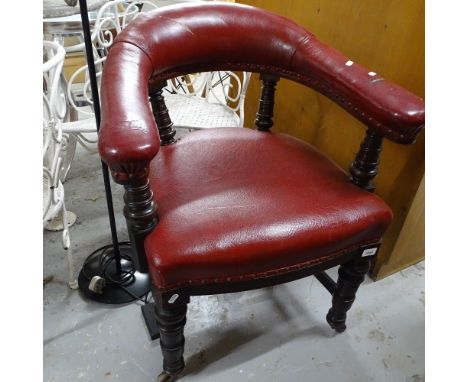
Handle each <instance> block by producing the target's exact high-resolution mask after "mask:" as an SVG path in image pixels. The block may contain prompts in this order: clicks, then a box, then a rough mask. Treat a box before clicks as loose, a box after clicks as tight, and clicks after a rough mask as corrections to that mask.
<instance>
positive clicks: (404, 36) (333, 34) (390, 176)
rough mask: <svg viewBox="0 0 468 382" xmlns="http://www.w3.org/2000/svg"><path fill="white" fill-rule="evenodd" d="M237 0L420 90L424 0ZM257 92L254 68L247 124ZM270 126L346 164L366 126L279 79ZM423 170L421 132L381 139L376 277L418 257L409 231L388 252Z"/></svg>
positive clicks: (418, 244) (250, 123) (418, 238)
mask: <svg viewBox="0 0 468 382" xmlns="http://www.w3.org/2000/svg"><path fill="white" fill-rule="evenodd" d="M237 2H238V3H244V4H249V5H254V6H258V7H261V8H264V9H267V10H270V11H273V12H275V13H278V14H281V15H284V16H286V17H288V18H290V19H292V20H294V21H296V22H297V23H299V24H301V25H303V26H304V27H306V28H307V29H308V30H310V31H311V32H312V33H313V34H315V35H316V36H317V37H318V38H319V39H320V40H322V41H323V42H325V43H327V44H329V45H331V46H333V47H334V48H336V49H338V50H340V51H342V52H343V53H344V54H345V55H347V56H348V57H350V59H351V60H353V61H354V62H357V63H359V64H361V65H364V66H366V67H368V68H369V69H371V70H373V71H375V72H378V73H379V74H380V75H382V76H383V77H385V78H387V79H389V80H391V81H393V82H395V83H397V84H399V85H401V86H403V87H406V88H407V89H409V90H410V91H412V92H414V93H415V94H417V95H419V96H421V97H424V0H372V1H369V0H238V1H237ZM265 39H266V40H267V39H268V36H265ZM259 94H260V84H259V81H258V75H254V76H253V80H252V84H251V86H250V88H249V92H248V94H247V102H246V125H247V126H248V127H253V126H254V122H253V121H254V119H255V112H256V109H257V100H258V97H259ZM273 131H276V132H284V133H288V134H291V135H293V136H296V137H298V138H301V139H303V140H305V141H307V142H309V143H311V144H313V145H315V146H316V147H317V148H319V149H320V150H322V151H323V152H325V153H326V154H327V155H328V156H329V157H331V158H332V159H333V160H334V161H335V162H337V163H338V164H339V165H340V166H342V167H344V168H348V166H349V164H350V163H351V161H352V159H353V157H354V155H355V153H356V152H357V150H358V148H359V144H360V142H361V140H362V138H363V136H364V131H365V129H364V126H363V125H362V124H361V123H360V122H358V121H357V120H355V119H354V118H353V117H351V116H350V115H348V114H347V113H346V112H345V111H343V110H341V109H340V108H339V107H338V106H336V105H334V104H333V103H332V102H331V101H329V100H328V99H327V98H325V97H323V96H321V95H319V94H318V93H316V92H314V91H312V90H309V89H307V88H305V87H303V86H301V85H298V84H295V83H292V82H289V81H286V80H281V81H280V83H279V85H278V91H277V97H276V106H275V127H274V128H273ZM423 175H424V133H422V134H421V136H420V137H419V139H418V141H417V142H416V143H415V144H414V145H411V146H400V145H397V144H394V143H392V142H389V141H385V143H384V151H383V155H382V160H381V165H380V175H379V176H378V177H377V179H376V182H375V183H376V186H377V191H376V192H377V194H379V195H380V196H381V197H382V198H383V199H384V200H386V202H387V203H388V204H389V205H390V207H391V208H392V209H393V211H394V214H395V217H394V221H393V223H392V225H391V227H390V228H389V230H388V231H387V233H386V235H385V238H384V242H383V245H382V247H381V250H380V253H379V256H378V259H377V261H376V264H375V265H374V267H373V270H372V275H373V276H374V277H375V278H380V277H382V276H383V275H384V274H385V275H387V274H390V273H392V271H396V270H398V268H399V267H400V265H399V264H400V263H399V262H397V263H396V264H395V262H394V261H391V258H398V259H399V261H400V262H401V263H402V264H403V263H404V264H407V265H409V264H411V263H414V262H415V261H418V260H419V259H420V258H421V251H420V250H419V248H421V243H422V241H423V240H424V238H423V237H422V235H418V236H413V235H411V234H410V236H413V239H412V240H414V241H415V242H414V245H413V246H412V245H411V243H407V244H406V246H404V249H405V251H407V253H405V254H402V253H400V254H394V249H395V245H396V243H397V240H398V237H399V235H400V233H401V231H402V228H403V226H404V224H405V221H406V219H407V215H408V212H409V210H410V208H411V205H412V203H413V199H414V197H415V195H416V192H417V190H418V188H419V186H420V184H421V180H422V178H423ZM422 192H424V191H422ZM422 202H423V200H422ZM423 206H424V203H423ZM413 223H417V221H416V222H413ZM408 224H410V223H408ZM408 224H407V225H406V227H405V229H406V230H407V234H408V232H412V230H414V232H420V229H419V231H418V228H417V227H414V229H413V228H412V227H411V225H409V226H408ZM408 230H409V231H408ZM400 249H401V248H400ZM395 256H396V257H395ZM386 263H389V264H393V265H392V267H393V268H391V267H390V268H389V267H388V266H387V267H385V272H381V270H382V267H383V266H384V265H385V264H386Z"/></svg>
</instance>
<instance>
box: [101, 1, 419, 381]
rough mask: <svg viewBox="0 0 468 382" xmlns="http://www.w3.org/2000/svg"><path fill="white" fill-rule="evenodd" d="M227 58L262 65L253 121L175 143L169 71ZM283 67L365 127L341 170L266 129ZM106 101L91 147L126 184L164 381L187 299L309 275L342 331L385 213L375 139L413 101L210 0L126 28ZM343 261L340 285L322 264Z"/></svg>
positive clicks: (225, 64) (398, 134) (397, 126)
mask: <svg viewBox="0 0 468 382" xmlns="http://www.w3.org/2000/svg"><path fill="white" fill-rule="evenodd" d="M181 47H183V48H181ZM223 69H226V70H245V71H251V72H259V73H262V74H261V79H262V80H263V89H262V96H261V100H260V106H259V112H258V114H257V119H256V125H257V127H258V130H260V131H255V130H251V129H236V128H233V129H230V128H222V129H212V130H202V131H197V132H194V133H191V134H189V135H188V136H187V137H184V138H183V139H181V140H179V141H176V140H175V131H174V130H173V128H172V123H171V121H170V118H169V114H168V111H167V109H166V107H165V105H164V99H163V97H162V94H161V89H162V87H163V86H164V84H165V81H166V80H168V79H170V78H172V77H175V76H180V75H183V74H187V73H193V72H200V71H214V70H223ZM279 77H284V78H287V79H290V80H293V81H296V82H299V83H301V84H304V85H305V86H308V87H310V88H313V89H315V90H316V91H318V92H320V93H322V94H324V95H326V96H327V97H329V98H330V99H332V100H333V101H335V102H336V103H337V104H339V105H340V106H341V107H343V108H344V109H345V110H347V111H348V112H349V113H350V114H352V115H353V116H354V117H356V118H358V119H359V120H360V121H361V122H363V124H364V125H365V126H367V132H366V134H365V138H364V140H363V142H362V144H361V147H360V149H359V152H358V154H357V156H356V159H355V160H354V162H353V163H352V164H351V167H350V175H347V174H346V173H345V171H343V170H342V169H341V168H339V167H337V165H336V164H334V163H333V162H332V161H330V160H329V159H328V158H327V157H325V156H324V155H322V154H321V153H319V152H318V151H317V150H316V149H314V148H313V147H312V146H310V145H308V144H306V143H303V142H301V141H299V140H297V139H295V138H292V137H289V136H286V135H282V134H274V133H272V132H269V129H270V128H271V126H272V125H273V122H272V115H273V103H274V100H273V96H274V91H275V84H276V81H277V80H278V78H279ZM148 97H149V98H150V102H148ZM101 102H102V123H101V130H100V135H99V151H100V154H101V156H102V158H103V160H104V161H105V162H106V163H107V164H108V166H109V168H110V169H111V171H112V175H113V178H114V180H115V181H116V182H117V183H120V184H122V185H124V187H125V208H124V214H125V217H126V219H127V225H128V231H129V236H130V239H131V241H132V243H133V246H134V250H135V262H136V264H137V267H138V269H139V270H141V271H145V272H149V273H150V275H151V279H152V282H153V296H154V299H155V311H156V317H157V322H158V324H159V332H160V342H161V349H162V353H163V356H164V372H163V373H162V374H161V376H160V380H172V379H174V378H176V376H177V375H178V374H179V373H180V372H181V371H182V370H183V368H184V360H183V349H184V336H183V328H184V324H185V320H186V312H187V304H188V303H189V300H190V297H191V296H196V295H208V294H215V293H226V292H236V291H243V290H248V289H254V288H260V287H264V286H269V285H274V284H278V283H283V282H287V281H291V280H295V279H298V278H302V277H305V276H309V275H315V276H316V277H317V278H318V279H319V280H320V282H321V283H322V284H323V285H324V286H325V287H326V288H327V289H328V290H329V291H330V292H331V293H332V294H333V301H332V307H331V309H330V311H329V313H328V315H327V321H328V322H329V324H330V325H331V326H332V328H334V329H335V330H337V331H339V332H341V331H343V330H345V328H346V326H345V319H346V312H347V311H348V310H349V308H350V307H351V305H352V303H353V300H354V298H355V294H356V291H357V289H358V287H359V284H360V283H361V282H362V281H363V279H364V275H365V273H366V272H367V271H368V269H369V263H370V260H371V259H372V258H373V257H374V256H375V254H376V251H377V249H378V247H379V243H380V241H381V238H382V235H383V234H384V232H385V230H386V228H387V227H388V225H389V224H390V221H391V219H392V212H391V210H390V209H389V207H388V206H387V205H386V204H385V203H384V202H383V201H382V200H381V199H380V198H379V197H377V196H376V195H374V194H373V193H372V191H373V189H374V187H373V186H372V179H373V178H374V177H375V176H376V174H377V165H378V159H379V153H380V150H381V147H382V140H383V138H387V139H390V140H392V141H394V142H398V143H402V144H409V143H412V142H413V141H414V140H415V138H416V135H417V133H418V132H419V131H420V130H421V129H422V128H423V125H424V103H423V101H422V100H421V99H420V98H418V97H416V96H414V95H412V94H411V93H409V92H408V91H406V90H404V89H402V88H400V87H399V86H397V85H394V84H392V83H390V82H389V81H386V80H384V79H383V78H382V77H380V76H379V75H375V73H373V72H370V71H369V70H367V69H365V68H363V67H361V66H359V65H357V64H354V63H352V62H351V61H350V60H349V59H348V58H346V57H345V56H343V55H342V54H341V53H339V52H337V51H336V50H334V49H332V48H330V47H328V46H326V45H324V44H322V43H321V42H320V41H318V40H317V39H316V38H315V37H314V36H313V35H312V34H310V33H309V32H308V31H307V30H305V29H303V28H302V27H300V26H298V25H297V24H295V23H293V22H292V21H290V20H287V19H285V18H283V17H281V16H277V15H274V14H271V13H269V12H266V11H263V10H260V9H256V8H253V7H249V6H243V5H235V4H209V5H184V6H175V7H167V8H162V9H160V10H156V11H153V12H149V13H146V14H143V15H141V17H139V18H138V20H136V21H135V22H133V23H132V24H131V25H130V26H128V28H127V29H125V31H123V32H122V33H121V34H120V35H119V36H118V37H117V38H116V40H115V42H114V44H113V46H112V48H111V50H110V53H109V56H108V59H107V63H106V66H105V69H104V73H103V78H102V100H101ZM150 103H151V105H152V108H151V107H150ZM338 264H340V265H341V266H340V268H339V278H338V281H337V283H335V282H334V281H333V280H332V279H331V278H330V277H329V276H328V275H326V273H324V272H323V271H324V270H326V269H328V268H330V267H333V266H336V265H338Z"/></svg>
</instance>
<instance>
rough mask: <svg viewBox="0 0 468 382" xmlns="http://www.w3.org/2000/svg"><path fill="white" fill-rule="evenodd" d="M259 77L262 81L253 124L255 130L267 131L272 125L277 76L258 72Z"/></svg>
mask: <svg viewBox="0 0 468 382" xmlns="http://www.w3.org/2000/svg"><path fill="white" fill-rule="evenodd" d="M260 79H261V80H262V81H263V85H262V95H261V96H260V100H259V105H258V112H257V117H256V118H255V125H256V126H257V130H260V131H269V130H270V128H271V127H272V126H273V108H274V106H275V90H276V84H277V82H278V80H279V77H278V76H274V75H270V74H260Z"/></svg>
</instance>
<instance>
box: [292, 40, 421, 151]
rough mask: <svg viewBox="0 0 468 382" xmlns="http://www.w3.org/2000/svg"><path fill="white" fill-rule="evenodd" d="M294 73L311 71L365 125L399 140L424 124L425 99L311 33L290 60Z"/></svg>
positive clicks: (317, 82)
mask: <svg viewBox="0 0 468 382" xmlns="http://www.w3.org/2000/svg"><path fill="white" fill-rule="evenodd" d="M291 70H292V71H293V72H296V73H303V74H304V75H307V73H313V77H314V79H313V80H312V82H314V84H313V85H312V87H314V88H316V89H317V90H318V91H320V92H321V93H323V94H325V95H327V96H328V97H329V98H331V99H333V100H334V101H335V102H337V103H338V104H340V105H341V106H342V107H343V108H345V109H346V110H348V111H349V112H350V113H351V114H353V115H354V116H355V117H356V118H358V119H359V120H361V121H362V122H363V123H364V124H365V125H367V126H369V127H372V128H374V129H375V130H376V131H378V132H379V133H380V134H382V135H383V136H384V137H386V138H388V139H391V140H392V141H395V142H398V143H412V142H413V141H414V140H415V139H416V135H417V134H418V132H419V131H420V130H421V129H422V128H423V127H424V122H425V106H424V101H423V100H422V99H421V98H420V97H417V96H416V95H414V94H412V93H411V92H409V91H407V90H406V89H404V88H402V87H400V86H398V85H395V84H394V83H392V82H390V81H387V80H385V79H384V78H382V76H380V75H379V74H378V73H375V72H372V71H371V70H369V69H366V68H364V67H362V66H360V65H358V64H356V63H354V62H353V61H351V60H350V59H349V58H347V57H346V56H344V55H343V54H341V53H340V52H338V51H337V50H335V49H333V48H330V47H328V46H326V45H325V44H323V43H321V42H320V41H318V40H317V39H316V38H315V37H314V36H311V35H310V36H307V37H306V38H305V39H304V40H303V42H302V43H301V46H300V47H298V49H297V50H296V52H295V54H294V56H293V58H292V60H291Z"/></svg>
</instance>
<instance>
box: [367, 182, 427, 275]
mask: <svg viewBox="0 0 468 382" xmlns="http://www.w3.org/2000/svg"><path fill="white" fill-rule="evenodd" d="M424 207H425V203H424V177H423V179H422V181H421V185H420V186H419V189H418V192H417V193H416V196H415V197H414V200H413V204H412V205H411V208H410V210H409V212H408V216H407V217H406V220H405V223H404V224H403V228H402V229H401V232H400V235H399V236H398V240H397V242H396V244H395V248H394V249H393V253H392V256H391V257H390V258H389V259H388V263H385V264H382V266H381V267H380V269H379V272H378V274H376V278H377V279H381V278H384V277H386V276H388V275H391V274H392V273H394V272H397V271H399V270H401V269H403V268H406V267H408V266H410V265H412V264H415V263H417V262H419V261H421V260H423V259H424V221H425V219H424V215H425V214H424ZM415 238H416V240H415Z"/></svg>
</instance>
